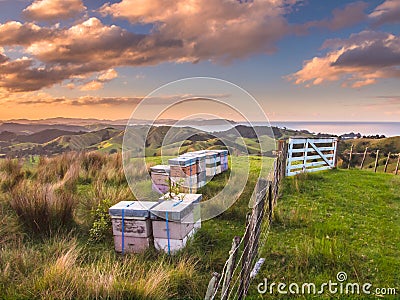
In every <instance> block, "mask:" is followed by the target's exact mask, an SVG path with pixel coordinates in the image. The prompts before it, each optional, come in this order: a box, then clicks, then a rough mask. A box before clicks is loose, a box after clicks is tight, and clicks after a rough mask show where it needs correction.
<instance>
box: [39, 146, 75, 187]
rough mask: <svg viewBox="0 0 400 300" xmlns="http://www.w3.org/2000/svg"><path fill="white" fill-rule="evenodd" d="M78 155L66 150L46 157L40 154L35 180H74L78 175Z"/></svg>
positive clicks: (42, 181)
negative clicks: (57, 154)
mask: <svg viewBox="0 0 400 300" xmlns="http://www.w3.org/2000/svg"><path fill="white" fill-rule="evenodd" d="M79 168H80V155H79V154H78V153H75V152H66V153H63V154H61V155H59V156H55V157H52V158H47V157H43V156H41V157H40V158H39V163H38V167H37V171H36V177H37V180H38V181H39V182H41V183H56V182H61V181H63V180H64V181H65V180H67V181H69V182H70V181H71V180H73V179H74V180H76V179H77V178H78V176H79V172H78V170H79Z"/></svg>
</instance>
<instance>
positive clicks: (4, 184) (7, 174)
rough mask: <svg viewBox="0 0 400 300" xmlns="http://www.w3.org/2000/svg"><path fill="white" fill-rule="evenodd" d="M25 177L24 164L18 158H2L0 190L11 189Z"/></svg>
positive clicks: (0, 161) (0, 163) (4, 191)
mask: <svg viewBox="0 0 400 300" xmlns="http://www.w3.org/2000/svg"><path fill="white" fill-rule="evenodd" d="M23 178H24V173H23V172H22V165H21V163H20V162H19V161H18V160H16V159H9V158H7V159H3V160H0V191H1V192H3V193H6V192H9V191H11V190H12V189H13V188H14V186H16V185H17V184H18V183H19V182H20V181H21V180H22V179H23Z"/></svg>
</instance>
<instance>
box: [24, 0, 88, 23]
mask: <svg viewBox="0 0 400 300" xmlns="http://www.w3.org/2000/svg"><path fill="white" fill-rule="evenodd" d="M85 10H86V7H85V6H84V5H83V3H82V1H81V0H35V1H33V3H32V4H31V5H29V6H28V7H27V8H25V9H24V10H23V15H24V16H25V17H26V18H28V19H30V20H35V21H53V20H60V19H62V20H65V19H70V18H72V17H75V16H76V15H79V14H80V13H82V12H83V11H85Z"/></svg>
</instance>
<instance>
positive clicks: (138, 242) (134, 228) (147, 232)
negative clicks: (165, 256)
mask: <svg viewBox="0 0 400 300" xmlns="http://www.w3.org/2000/svg"><path fill="white" fill-rule="evenodd" d="M157 204H158V202H144V201H121V202H119V203H117V204H115V205H114V206H112V207H110V209H109V213H110V215H111V220H112V227H113V235H114V247H115V250H116V251H117V252H134V253H139V252H143V251H144V250H146V249H147V248H149V246H150V245H151V241H152V234H153V229H152V223H151V220H150V209H151V208H152V207H154V206H155V205H157Z"/></svg>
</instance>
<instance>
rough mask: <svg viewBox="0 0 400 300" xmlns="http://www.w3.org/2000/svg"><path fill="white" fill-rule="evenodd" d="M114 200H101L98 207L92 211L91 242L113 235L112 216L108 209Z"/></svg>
mask: <svg viewBox="0 0 400 300" xmlns="http://www.w3.org/2000/svg"><path fill="white" fill-rule="evenodd" d="M110 206H112V202H111V201H110V200H108V199H105V200H102V201H100V203H99V204H98V205H97V208H96V209H93V211H92V217H93V220H94V221H93V225H92V228H90V231H89V235H90V241H91V242H101V241H104V240H105V239H106V238H110V237H111V226H112V224H111V218H110V215H109V214H108V209H109V208H110Z"/></svg>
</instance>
